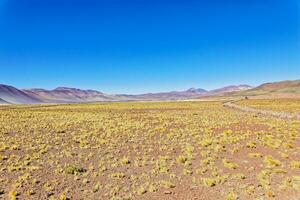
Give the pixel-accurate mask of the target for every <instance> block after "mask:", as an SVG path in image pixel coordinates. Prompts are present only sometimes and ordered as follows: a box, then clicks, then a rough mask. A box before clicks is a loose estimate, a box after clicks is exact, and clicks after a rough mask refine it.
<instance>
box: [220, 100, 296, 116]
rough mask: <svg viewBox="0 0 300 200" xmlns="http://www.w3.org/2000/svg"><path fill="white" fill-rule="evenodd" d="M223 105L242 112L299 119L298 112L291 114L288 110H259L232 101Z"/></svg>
mask: <svg viewBox="0 0 300 200" xmlns="http://www.w3.org/2000/svg"><path fill="white" fill-rule="evenodd" d="M223 105H224V106H225V107H228V108H232V109H236V110H240V111H244V112H250V113H255V114H259V115H265V116H272V117H277V118H281V119H290V120H300V115H299V114H292V113H288V112H276V111H271V110H261V109H256V108H251V107H247V106H240V105H237V104H234V102H232V101H231V102H226V103H224V104H223Z"/></svg>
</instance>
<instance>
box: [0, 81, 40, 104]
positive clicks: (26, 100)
mask: <svg viewBox="0 0 300 200" xmlns="http://www.w3.org/2000/svg"><path fill="white" fill-rule="evenodd" d="M0 98H1V99H2V102H3V101H4V102H6V103H12V104H37V103H41V101H40V100H39V99H37V98H35V97H33V96H30V95H28V94H26V93H25V92H23V91H21V90H19V89H17V88H15V87H12V86H8V85H3V84H0ZM4 102H3V103H4Z"/></svg>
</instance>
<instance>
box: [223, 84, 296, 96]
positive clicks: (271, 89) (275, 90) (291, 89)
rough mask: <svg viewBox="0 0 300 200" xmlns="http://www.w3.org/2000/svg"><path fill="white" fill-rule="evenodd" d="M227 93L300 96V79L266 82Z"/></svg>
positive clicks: (233, 94)
mask: <svg viewBox="0 0 300 200" xmlns="http://www.w3.org/2000/svg"><path fill="white" fill-rule="evenodd" d="M226 95H227V96H233V97H239V96H248V97H255V98H300V80H293V81H279V82H272V83H264V84H262V85H260V86H258V87H255V88H252V89H250V90H246V91H240V92H232V93H228V94H226Z"/></svg>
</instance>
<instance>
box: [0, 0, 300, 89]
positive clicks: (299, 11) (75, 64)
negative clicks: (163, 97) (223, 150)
mask: <svg viewBox="0 0 300 200" xmlns="http://www.w3.org/2000/svg"><path fill="white" fill-rule="evenodd" d="M0 69H1V71H0V82H1V83H5V84H10V85H14V86H16V87H19V88H32V87H42V88H47V89H51V88H55V87H57V86H72V87H78V88H83V89H87V88H90V89H98V90H100V91H104V92H107V93H144V92H158V91H169V90H184V89H187V88H189V87H200V88H205V89H213V88H217V87H220V86H224V85H231V84H244V83H246V84H251V85H258V84H260V83H263V82H268V81H277V80H286V79H299V78H300V4H299V1H298V0H198V1H196V0H151V1H150V0H148V1H147V0H144V1H141V0H126V1H125V0H123V1H122V0H107V1H104V0H103V1H101V0H43V1H41V0H0Z"/></svg>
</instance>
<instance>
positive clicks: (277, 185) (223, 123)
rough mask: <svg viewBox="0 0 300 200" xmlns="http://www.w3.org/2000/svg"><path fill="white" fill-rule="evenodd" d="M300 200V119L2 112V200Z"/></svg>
mask: <svg viewBox="0 0 300 200" xmlns="http://www.w3.org/2000/svg"><path fill="white" fill-rule="evenodd" d="M247 102H248V101H247ZM251 102H252V101H251ZM258 102H259V101H258ZM241 103H243V104H244V102H241ZM271 105H274V108H275V109H276V105H277V106H279V107H281V105H282V103H281V102H277V101H274V102H273V103H272V104H271ZM292 107H293V109H292V110H297V109H299V107H300V102H299V101H295V102H293V106H292ZM287 109H289V106H287ZM299 196H300V122H299V121H297V120H284V119H277V118H274V117H267V116H256V115H254V114H252V113H249V114H248V113H245V112H239V111H236V110H233V109H229V108H226V107H224V106H223V104H222V102H170V103H103V104H78V105H49V106H8V107H2V108H1V111H0V199H1V198H3V199H26V200H27V199H194V197H199V198H198V199H217V200H218V199H227V200H235V199H295V198H296V197H299ZM200 197H201V198H200Z"/></svg>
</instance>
